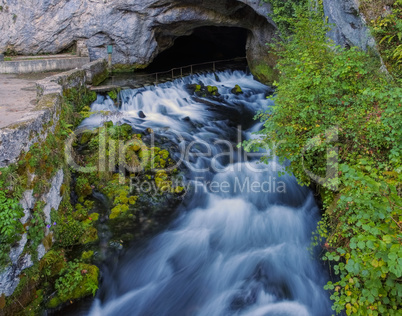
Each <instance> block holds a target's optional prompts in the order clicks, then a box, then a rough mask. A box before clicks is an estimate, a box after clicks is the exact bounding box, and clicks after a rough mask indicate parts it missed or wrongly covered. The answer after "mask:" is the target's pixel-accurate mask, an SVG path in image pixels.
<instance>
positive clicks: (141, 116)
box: [138, 111, 147, 118]
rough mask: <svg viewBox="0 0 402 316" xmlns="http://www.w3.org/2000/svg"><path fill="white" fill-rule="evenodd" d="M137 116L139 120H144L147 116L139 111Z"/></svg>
mask: <svg viewBox="0 0 402 316" xmlns="http://www.w3.org/2000/svg"><path fill="white" fill-rule="evenodd" d="M138 116H139V117H140V118H146V117H147V116H146V115H145V114H144V112H142V111H139V112H138Z"/></svg>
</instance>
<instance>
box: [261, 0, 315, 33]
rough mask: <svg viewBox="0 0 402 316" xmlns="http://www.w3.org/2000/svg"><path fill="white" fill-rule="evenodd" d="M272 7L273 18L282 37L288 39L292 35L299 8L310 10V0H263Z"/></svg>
mask: <svg viewBox="0 0 402 316" xmlns="http://www.w3.org/2000/svg"><path fill="white" fill-rule="evenodd" d="M263 1H264V2H269V3H270V4H271V6H272V18H273V19H274V21H275V24H276V26H277V28H278V30H279V33H280V36H281V37H282V38H286V37H287V36H289V35H290V34H291V33H292V30H291V28H292V25H293V19H294V18H295V17H296V11H297V10H298V8H300V7H303V8H305V9H306V10H308V6H307V4H308V3H309V0H288V1H283V0H263Z"/></svg>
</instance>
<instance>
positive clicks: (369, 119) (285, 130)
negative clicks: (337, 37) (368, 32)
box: [245, 9, 402, 315]
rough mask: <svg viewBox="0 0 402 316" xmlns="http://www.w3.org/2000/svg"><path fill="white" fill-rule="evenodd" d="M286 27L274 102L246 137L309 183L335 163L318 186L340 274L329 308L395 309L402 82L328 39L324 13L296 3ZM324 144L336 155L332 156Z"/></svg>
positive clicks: (400, 272)
mask: <svg viewBox="0 0 402 316" xmlns="http://www.w3.org/2000/svg"><path fill="white" fill-rule="evenodd" d="M290 29H291V31H292V36H291V37H287V38H285V40H284V42H283V43H281V44H278V45H276V46H275V49H276V53H277V54H278V55H279V56H280V60H279V62H278V69H279V71H280V72H281V78H280V80H279V82H278V84H277V85H278V88H277V91H276V95H275V96H274V97H273V99H274V100H275V106H273V107H272V108H271V109H269V110H268V111H266V112H262V113H259V115H258V116H257V117H258V118H260V119H261V120H262V121H264V129H263V131H262V132H261V140H260V142H259V143H256V142H255V141H252V142H248V143H247V142H246V143H245V145H246V147H247V148H248V149H250V150H253V149H255V150H256V149H258V148H259V147H260V146H269V147H270V148H271V149H272V150H273V151H272V153H273V154H272V155H274V154H276V155H277V156H279V157H280V158H281V160H282V162H284V160H285V159H286V160H287V161H288V163H287V167H286V170H287V172H290V173H293V174H294V175H295V176H296V177H297V179H298V180H299V181H300V183H302V184H305V185H308V184H310V182H311V174H314V175H318V176H321V177H325V175H327V172H328V167H330V168H329V170H332V174H330V175H331V178H332V180H331V181H329V182H327V183H326V188H321V189H322V190H324V191H325V195H324V196H325V199H324V203H325V207H326V208H327V210H326V214H325V216H324V217H323V219H322V221H321V222H320V224H319V227H318V230H317V232H316V236H315V241H316V243H318V242H320V240H321V239H322V238H325V239H326V242H325V244H324V245H323V247H324V248H326V250H327V251H326V253H325V255H324V259H325V260H329V261H330V262H333V263H334V264H335V266H334V269H335V272H336V274H337V275H338V276H339V280H338V281H336V282H334V283H332V282H329V283H328V285H327V286H326V289H327V290H329V291H330V292H331V299H332V300H333V301H334V305H333V309H334V310H335V311H336V312H337V313H340V312H341V311H343V310H345V311H346V314H347V315H352V314H353V315H398V308H400V305H401V303H402V295H401V294H402V285H401V283H400V280H401V277H402V269H401V266H402V251H401V248H400V243H401V238H402V235H401V228H402V216H401V209H402V198H401V196H402V194H401V189H402V185H401V183H402V175H401V171H402V164H401V156H402V142H401V140H402V121H401V120H400V117H401V115H402V105H401V95H402V89H401V88H400V87H398V86H397V85H396V84H395V83H394V82H389V81H388V79H387V78H386V77H385V75H384V74H382V73H381V72H380V71H378V69H379V66H380V65H379V64H376V63H375V61H373V60H372V59H371V58H370V56H369V55H367V54H366V53H364V52H361V51H359V50H358V49H356V48H352V49H350V50H345V49H341V48H339V47H330V46H329V43H328V40H327V39H326V36H325V34H326V33H327V30H328V25H326V24H325V22H324V21H323V20H322V18H321V14H320V13H319V12H315V11H310V12H306V11H300V10H298V9H297V10H296V18H295V19H294V20H291V25H290ZM334 135H335V136H336V137H334ZM334 146H336V147H337V149H338V152H336V151H334V149H333V147H334ZM328 153H332V154H333V155H334V158H336V160H337V162H336V163H332V164H331V162H330V163H329V165H328V161H327V158H328V157H327V156H328ZM268 158H269V157H267V159H268ZM337 164H339V170H338V171H337V169H336V167H337ZM307 171H308V172H307ZM336 185H339V189H338V191H337V192H334V193H332V194H331V193H329V192H330V190H329V189H332V190H336V187H337V186H336Z"/></svg>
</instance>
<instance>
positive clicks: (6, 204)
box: [0, 181, 24, 267]
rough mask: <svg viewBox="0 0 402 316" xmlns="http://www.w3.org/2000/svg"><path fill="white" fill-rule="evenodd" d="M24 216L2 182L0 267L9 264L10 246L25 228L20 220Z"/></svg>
mask: <svg viewBox="0 0 402 316" xmlns="http://www.w3.org/2000/svg"><path fill="white" fill-rule="evenodd" d="M23 215H24V212H23V211H22V207H21V205H20V204H19V201H18V199H17V198H15V197H13V196H12V195H11V193H10V192H9V190H7V189H6V187H5V185H4V182H3V181H0V267H4V266H6V265H7V263H8V262H9V260H10V259H9V257H8V253H9V251H10V245H11V244H12V243H14V242H15V241H17V239H18V238H19V237H20V233H21V232H22V231H23V227H22V224H21V222H20V221H19V219H20V218H21V217H22V216H23Z"/></svg>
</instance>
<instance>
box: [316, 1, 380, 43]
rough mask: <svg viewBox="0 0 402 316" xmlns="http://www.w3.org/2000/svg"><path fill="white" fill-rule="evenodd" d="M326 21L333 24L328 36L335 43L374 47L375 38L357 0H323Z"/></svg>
mask: <svg viewBox="0 0 402 316" xmlns="http://www.w3.org/2000/svg"><path fill="white" fill-rule="evenodd" d="M323 3H324V12H325V15H326V16H328V22H329V23H331V24H334V27H333V29H332V31H330V32H329V34H328V36H329V37H331V38H332V39H333V40H334V41H335V43H336V44H337V45H341V46H349V47H352V46H357V47H360V48H361V49H363V50H367V49H369V48H375V45H376V44H375V40H374V38H373V37H372V36H371V34H370V31H369V29H368V28H367V26H366V23H365V20H364V17H363V15H362V14H361V13H360V11H359V1H358V0H323Z"/></svg>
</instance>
